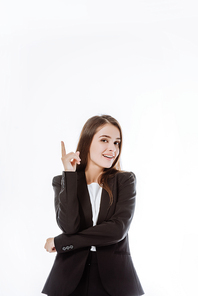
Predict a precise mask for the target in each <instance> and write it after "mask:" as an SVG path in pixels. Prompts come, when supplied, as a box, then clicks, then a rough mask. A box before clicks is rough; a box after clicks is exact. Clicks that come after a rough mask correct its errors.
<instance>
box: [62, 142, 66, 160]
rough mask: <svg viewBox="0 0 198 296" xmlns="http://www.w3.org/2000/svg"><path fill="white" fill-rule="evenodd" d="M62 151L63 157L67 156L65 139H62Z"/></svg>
mask: <svg viewBox="0 0 198 296" xmlns="http://www.w3.org/2000/svg"><path fill="white" fill-rule="evenodd" d="M61 153H62V157H65V156H66V150H65V144H64V142H63V141H61Z"/></svg>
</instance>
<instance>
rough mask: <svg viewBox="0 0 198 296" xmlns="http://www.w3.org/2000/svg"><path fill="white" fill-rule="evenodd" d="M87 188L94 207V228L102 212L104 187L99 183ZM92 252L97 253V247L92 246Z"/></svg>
mask: <svg viewBox="0 0 198 296" xmlns="http://www.w3.org/2000/svg"><path fill="white" fill-rule="evenodd" d="M87 187H88V190H89V196H90V202H91V207H92V221H93V226H95V225H96V223H97V221H98V214H99V210H100V202H101V195H102V187H101V186H100V185H99V184H98V183H91V184H89V185H87ZM91 251H96V247H95V246H92V247H91Z"/></svg>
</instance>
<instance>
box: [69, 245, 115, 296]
mask: <svg viewBox="0 0 198 296" xmlns="http://www.w3.org/2000/svg"><path fill="white" fill-rule="evenodd" d="M69 296H113V295H110V294H108V293H107V292H106V291H105V290H104V288H103V286H102V282H101V279H100V275H99V271H98V262H97V254H96V252H92V251H90V253H89V256H88V259H87V263H86V266H85V270H84V273H83V276H82V278H81V280H80V283H79V284H78V286H77V288H76V289H75V290H74V292H73V293H72V294H70V295H69Z"/></svg>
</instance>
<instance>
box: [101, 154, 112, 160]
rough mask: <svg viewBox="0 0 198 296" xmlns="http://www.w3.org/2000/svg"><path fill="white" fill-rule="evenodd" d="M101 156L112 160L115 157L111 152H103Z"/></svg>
mask: <svg viewBox="0 0 198 296" xmlns="http://www.w3.org/2000/svg"><path fill="white" fill-rule="evenodd" d="M102 156H104V157H105V158H106V159H108V160H113V159H115V155H112V154H103V155H102Z"/></svg>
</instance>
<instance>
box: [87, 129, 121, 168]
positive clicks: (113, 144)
mask: <svg viewBox="0 0 198 296" xmlns="http://www.w3.org/2000/svg"><path fill="white" fill-rule="evenodd" d="M120 142H121V139H120V131H119V129H118V128H117V127H115V126H114V125H112V124H106V125H104V126H102V128H101V127H100V128H99V129H98V131H97V132H96V134H95V135H94V137H93V140H92V143H91V146H90V149H89V157H88V165H89V166H90V165H91V166H97V167H98V168H100V169H101V170H103V169H104V168H110V167H111V166H112V164H113V162H114V160H115V159H116V157H117V156H118V155H119V145H120Z"/></svg>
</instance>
